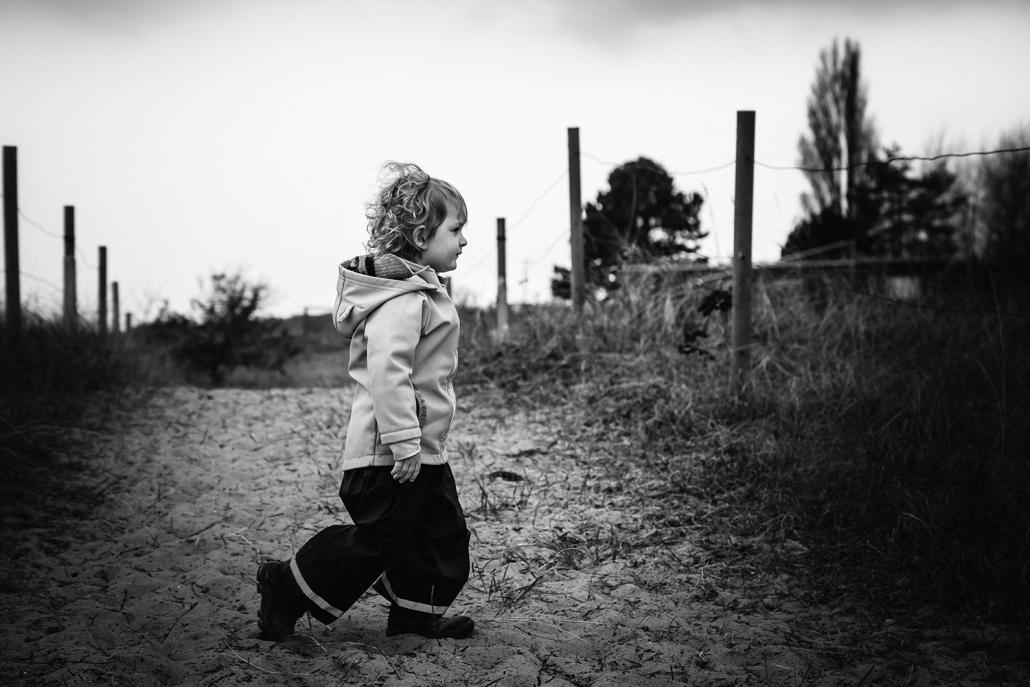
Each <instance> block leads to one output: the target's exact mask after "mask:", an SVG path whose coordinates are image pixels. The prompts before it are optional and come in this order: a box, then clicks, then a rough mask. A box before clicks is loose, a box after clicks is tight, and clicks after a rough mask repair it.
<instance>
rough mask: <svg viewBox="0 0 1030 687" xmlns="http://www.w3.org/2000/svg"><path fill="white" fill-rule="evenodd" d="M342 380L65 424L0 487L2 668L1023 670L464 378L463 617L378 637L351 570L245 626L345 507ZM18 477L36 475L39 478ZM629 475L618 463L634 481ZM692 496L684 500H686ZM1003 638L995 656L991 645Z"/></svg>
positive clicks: (404, 678)
mask: <svg viewBox="0 0 1030 687" xmlns="http://www.w3.org/2000/svg"><path fill="white" fill-rule="evenodd" d="M348 396H349V395H348V393H347V392H346V391H345V390H342V389H280V390H270V391H252V390H232V389H230V390H201V389H194V388H172V389H162V390H158V391H156V392H148V393H147V394H143V393H140V394H139V395H138V398H133V399H130V401H131V402H130V403H128V404H126V407H124V408H121V409H117V410H114V411H113V416H112V417H109V418H108V419H107V420H106V421H105V423H104V428H103V429H101V430H95V431H88V432H87V431H78V432H77V436H76V440H75V447H76V448H75V449H74V451H72V452H70V455H67V456H60V457H58V458H56V459H55V460H57V461H59V462H61V463H63V464H65V466H66V467H67V466H71V467H70V468H69V469H68V470H65V471H62V470H61V469H59V468H58V467H57V466H54V467H53V470H54V471H55V474H64V472H68V474H69V475H70V477H68V478H66V479H64V478H62V481H63V487H61V488H60V489H57V490H54V489H51V490H50V492H49V493H47V494H32V495H29V496H31V498H30V497H26V498H25V499H22V500H20V501H18V502H17V503H16V504H9V505H8V506H5V507H4V509H3V524H4V528H3V536H2V540H0V544H2V545H3V547H4V551H5V556H4V559H3V560H4V563H3V570H2V572H3V580H2V582H0V613H2V617H3V618H4V621H5V622H4V623H3V627H2V635H0V680H2V682H3V683H4V684H11V685H80V684H84V685H115V684H118V685H223V686H231V685H242V684H248V685H392V686H400V685H411V686H416V685H417V686H423V685H478V686H481V687H487V686H489V685H496V686H498V687H501V686H515V685H527V686H529V685H532V686H537V685H550V686H552V687H562V686H566V685H576V686H586V685H592V686H595V687H601V686H604V685H611V686H616V685H618V686H624V685H641V686H650V685H654V686H658V685H791V686H793V685H895V684H898V685H931V684H945V685H980V684H984V685H986V684H1030V670H1028V669H1027V665H1026V662H1013V661H1012V660H1011V655H1012V653H1013V652H1014V651H1015V649H1014V647H1016V646H1018V644H1019V642H1021V641H1025V638H1021V637H1019V636H1017V635H1016V634H1013V631H1012V630H1011V628H1004V627H994V626H992V627H984V626H978V627H954V626H947V627H945V626H940V627H934V626H927V621H926V619H925V618H915V617H909V618H893V617H883V616H877V615H875V614H870V613H869V612H868V611H867V610H866V609H863V608H861V607H859V606H856V605H855V604H853V603H851V602H848V601H844V600H841V601H840V602H839V603H836V604H831V605H826V604H822V605H820V604H816V603H813V601H812V595H811V594H809V593H808V591H810V590H805V589H804V588H803V586H802V585H801V584H800V582H799V577H797V576H794V575H792V574H791V573H790V572H783V571H782V570H779V571H772V572H770V571H765V570H762V569H761V568H760V567H759V566H756V565H750V564H749V562H748V559H747V552H748V551H750V550H754V549H755V548H756V547H760V546H780V547H785V548H784V551H782V552H781V553H785V554H786V555H787V556H788V557H789V556H793V557H796V559H797V561H798V568H799V570H800V569H803V567H804V563H805V556H806V555H807V550H806V548H805V546H804V544H803V543H802V542H792V541H785V542H774V543H765V542H748V541H742V542H739V550H740V551H741V555H740V556H739V557H738V559H737V560H735V561H727V559H726V556H725V555H721V556H713V555H712V553H711V552H710V551H707V550H706V549H705V540H704V538H703V537H701V536H699V535H698V533H699V532H700V526H699V524H698V523H697V522H696V519H695V522H693V523H692V522H691V518H684V517H676V518H672V517H668V514H667V513H664V512H663V508H667V505H666V506H663V505H661V504H662V503H663V502H661V501H659V500H654V499H648V498H647V497H646V495H647V494H648V493H649V492H651V491H653V492H655V493H656V492H657V491H659V490H661V489H662V481H661V476H660V475H657V474H654V473H652V472H650V471H648V470H647V469H646V468H645V467H644V466H638V467H637V468H633V469H626V471H625V472H624V473H622V474H614V475H613V474H612V473H611V471H610V470H605V469H601V467H599V463H598V461H597V456H596V453H595V452H596V447H595V448H594V449H591V450H585V449H584V448H583V447H580V446H577V445H575V444H574V443H573V442H571V441H569V439H568V438H567V437H565V436H563V434H562V423H561V418H560V417H555V416H554V414H553V411H545V410H541V411H539V412H516V411H514V410H512V409H511V408H510V407H508V405H507V404H505V402H504V399H503V398H501V397H500V396H499V395H497V394H496V393H491V392H488V391H481V392H477V393H472V394H469V395H467V396H465V397H463V399H462V403H461V407H460V411H459V418H458V420H457V422H456V425H455V427H454V430H453V431H452V434H451V436H452V439H451V441H452V442H453V447H454V452H453V457H452V467H453V469H454V473H455V476H456V478H457V481H458V485H459V490H460V495H461V498H462V502H463V505H464V507H465V509H466V513H467V516H468V521H469V527H470V529H471V531H472V552H473V573H472V577H471V579H470V581H469V584H468V585H467V587H466V588H465V590H464V591H463V592H462V594H461V595H460V597H459V599H458V601H457V602H456V603H455V605H454V606H453V607H452V612H453V613H466V614H468V615H470V616H472V617H473V618H474V619H475V620H476V623H477V626H476V627H477V629H476V633H475V634H474V636H473V637H472V638H470V639H467V640H441V641H437V640H428V639H423V638H420V637H411V636H403V637H389V638H388V637H386V635H385V632H384V630H385V617H386V614H385V610H386V609H385V604H384V602H383V600H382V599H381V598H380V597H378V596H377V595H375V594H374V593H369V594H366V595H365V596H364V597H363V598H362V599H361V600H360V601H359V602H358V603H357V604H356V605H355V606H354V607H353V608H352V609H351V610H350V611H349V612H348V613H347V614H346V615H345V616H344V617H343V618H342V619H340V620H339V621H338V622H337V623H335V625H333V626H332V627H329V628H327V627H325V626H323V625H321V624H320V623H317V622H315V621H312V620H310V619H308V618H307V617H305V618H304V619H302V620H301V622H300V623H299V624H298V627H297V631H298V634H297V635H296V636H295V637H292V638H290V639H289V640H287V641H284V642H281V643H278V644H277V643H273V642H268V641H263V640H259V639H257V638H256V635H257V625H256V614H257V607H258V595H257V592H256V589H255V584H254V572H255V569H256V567H257V565H258V563H259V562H260V561H262V560H265V559H268V558H286V557H288V556H289V555H290V554H291V553H292V551H294V550H295V549H296V548H297V546H298V545H299V543H301V542H303V541H304V540H305V539H306V538H307V537H308V536H309V535H310V534H311V533H313V532H315V531H317V530H319V529H320V528H322V527H324V526H326V525H328V524H332V523H336V522H346V521H347V516H346V514H345V513H344V512H343V511H342V509H341V506H340V502H339V499H338V498H337V496H336V490H337V487H338V484H339V479H340V472H339V469H338V463H339V449H340V445H341V440H342V435H343V428H344V423H345V420H346V415H347V401H348ZM33 484H36V483H35V482H33ZM628 485H632V487H633V488H628ZM705 508H706V505H705V504H703V503H684V504H682V510H683V512H688V513H689V512H693V513H697V514H703V513H704V512H705ZM1005 657H1008V658H1005Z"/></svg>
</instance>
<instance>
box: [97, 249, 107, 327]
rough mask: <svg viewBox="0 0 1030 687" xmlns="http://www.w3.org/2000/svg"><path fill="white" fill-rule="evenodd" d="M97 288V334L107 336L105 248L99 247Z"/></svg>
mask: <svg viewBox="0 0 1030 687" xmlns="http://www.w3.org/2000/svg"><path fill="white" fill-rule="evenodd" d="M98 271H99V272H100V281H99V284H98V286H99V288H98V290H97V291H98V292H97V333H99V334H100V336H104V335H106V334H107V246H100V264H99V268H98Z"/></svg>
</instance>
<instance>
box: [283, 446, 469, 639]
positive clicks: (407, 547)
mask: <svg viewBox="0 0 1030 687" xmlns="http://www.w3.org/2000/svg"><path fill="white" fill-rule="evenodd" d="M390 470H391V468H389V467H368V468H358V469H355V470H348V471H347V472H345V473H344V476H343V483H342V484H341V485H340V498H341V499H343V505H344V506H345V507H346V509H347V512H348V513H349V514H350V516H351V519H352V520H353V521H354V524H353V525H333V526H330V527H327V528H325V529H324V530H322V531H321V532H319V533H318V534H316V535H315V536H313V537H312V538H311V539H309V540H308V541H307V543H306V544H304V546H302V547H301V548H300V550H299V551H298V552H297V554H296V555H295V556H294V558H293V560H291V561H290V568H291V570H292V571H293V579H294V581H295V582H296V583H297V586H298V587H299V591H300V592H301V593H302V594H303V596H304V598H305V601H306V609H307V611H308V612H309V613H311V615H312V616H313V617H315V618H317V619H318V620H320V621H321V622H324V623H326V624H329V623H332V622H333V621H335V620H336V619H337V618H339V617H340V615H342V614H343V612H344V611H346V610H347V609H348V608H350V606H351V605H352V604H353V603H354V602H355V601H357V600H358V598H359V597H360V596H361V595H362V594H364V593H365V591H367V590H368V588H369V587H372V586H373V585H374V586H375V590H376V591H377V592H379V593H380V594H382V595H383V596H384V597H385V598H386V599H388V600H389V601H390V602H391V603H392V604H395V605H398V606H401V607H403V608H407V609H409V610H414V611H422V612H425V613H432V614H434V615H442V614H443V613H444V611H446V610H447V607H448V606H450V605H451V603H452V602H453V601H454V599H455V597H457V595H458V592H460V591H461V588H462V587H463V586H464V585H465V582H466V581H467V580H468V576H469V532H468V529H467V528H466V526H465V515H464V513H463V512H462V510H461V504H460V503H459V502H458V492H457V489H456V488H455V485H454V475H453V474H452V473H451V468H450V466H449V465H423V466H422V470H421V472H420V473H419V475H418V477H417V478H416V479H415V481H414V482H413V483H409V484H399V483H398V482H397V481H396V480H394V479H393V477H392V476H391V475H390Z"/></svg>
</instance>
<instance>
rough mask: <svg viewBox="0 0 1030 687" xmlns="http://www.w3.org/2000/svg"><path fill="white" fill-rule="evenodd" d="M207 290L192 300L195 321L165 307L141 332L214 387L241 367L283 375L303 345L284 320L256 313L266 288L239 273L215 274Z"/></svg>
mask: <svg viewBox="0 0 1030 687" xmlns="http://www.w3.org/2000/svg"><path fill="white" fill-rule="evenodd" d="M205 288H206V290H207V293H206V294H204V295H203V296H201V297H200V298H197V299H194V300H193V303H192V304H193V311H194V318H193V319H191V318H189V317H186V316H185V315H181V314H179V313H174V312H171V311H169V310H168V308H167V306H166V307H165V308H162V310H161V313H160V314H159V315H158V317H157V319H156V320H155V321H154V322H153V323H149V324H147V325H144V326H142V327H141V328H139V329H138V333H139V335H140V336H142V337H144V339H145V340H146V341H147V342H148V343H150V344H151V345H156V346H164V347H166V349H167V350H168V351H169V353H170V355H171V356H172V358H173V359H174V360H176V361H177V362H178V363H179V364H181V365H184V366H185V367H186V369H187V371H189V372H192V373H199V374H202V375H204V376H205V377H206V381H207V382H208V383H210V384H211V385H213V386H218V385H220V384H222V383H223V382H224V381H225V379H226V375H227V374H228V373H229V372H230V371H231V370H233V369H234V368H237V367H250V368H260V369H268V370H275V371H276V372H278V373H280V374H281V373H282V371H283V366H284V365H285V364H286V362H287V361H288V360H290V359H291V358H292V357H294V356H295V355H297V354H298V353H299V352H300V350H301V349H300V345H299V344H298V342H297V340H296V339H295V338H294V337H293V336H292V335H291V334H290V333H289V332H288V331H287V330H286V328H285V326H283V325H282V323H281V322H279V321H278V320H274V319H270V318H261V317H258V316H257V313H258V311H259V310H260V307H261V304H262V302H263V300H264V297H265V295H266V293H267V286H265V285H264V284H254V283H250V282H248V281H247V280H246V279H245V278H244V277H243V275H242V274H240V273H239V272H237V273H235V274H231V275H229V274H225V273H216V274H213V275H212V276H211V280H210V283H209V284H207V285H206V287H205Z"/></svg>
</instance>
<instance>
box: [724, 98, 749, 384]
mask: <svg viewBox="0 0 1030 687" xmlns="http://www.w3.org/2000/svg"><path fill="white" fill-rule="evenodd" d="M754 186H755V113H754V112H753V111H745V110H738V111H737V169H736V188H735V191H734V212H733V334H732V346H733V348H732V351H731V358H730V361H731V362H730V385H731V388H732V390H733V392H734V393H737V394H739V393H741V392H742V391H743V390H744V389H745V388H746V387H747V384H748V369H749V367H750V365H751V350H750V349H751V221H752V206H753V202H754Z"/></svg>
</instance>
